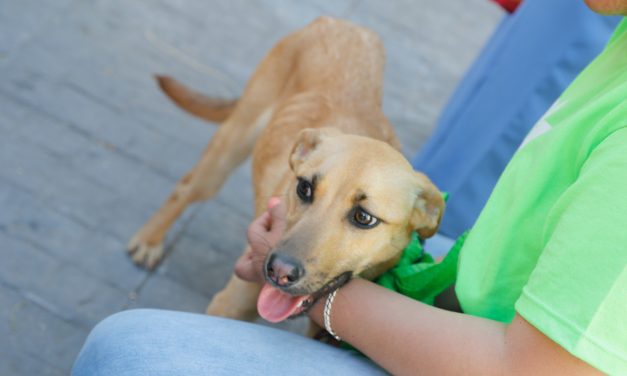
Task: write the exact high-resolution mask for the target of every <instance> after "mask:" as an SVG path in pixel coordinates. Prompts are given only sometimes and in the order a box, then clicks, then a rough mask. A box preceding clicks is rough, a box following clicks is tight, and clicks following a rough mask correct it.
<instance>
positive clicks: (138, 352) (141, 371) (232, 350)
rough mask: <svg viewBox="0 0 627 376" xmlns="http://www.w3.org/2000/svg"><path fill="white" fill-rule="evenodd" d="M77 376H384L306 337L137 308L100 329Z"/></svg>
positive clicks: (365, 362)
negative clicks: (278, 375) (273, 375)
mask: <svg viewBox="0 0 627 376" xmlns="http://www.w3.org/2000/svg"><path fill="white" fill-rule="evenodd" d="M72 374H73V375H75V376H83V375H90V376H100V375H116V376H127V375H136V376H144V375H151V376H158V375H168V376H171V375H189V376H193V375H271V374H285V375H325V376H330V375H383V374H386V373H385V372H384V371H383V370H381V369H380V368H379V367H377V366H376V365H374V364H373V363H372V362H371V361H369V360H368V359H366V358H364V357H362V356H360V355H358V354H356V353H355V352H352V351H348V350H342V349H338V348H335V347H332V346H330V345H326V344H323V343H320V342H317V341H314V340H311V339H309V338H306V337H303V336H300V335H297V334H293V333H289V332H286V331H283V330H279V329H273V328H269V327H265V326H261V325H255V324H250V323H245V322H240V321H234V320H228V319H223V318H216V317H211V316H205V315H199V314H192V313H183V312H173V311H161V310H149V309H138V310H130V311H124V312H120V313H117V314H115V315H112V316H110V317H109V318H107V319H105V320H103V321H102V322H101V323H100V324H98V325H97V326H96V327H95V328H94V329H93V331H92V332H91V334H90V335H89V337H88V338H87V341H86V342H85V344H84V346H83V349H82V350H81V352H80V354H79V356H78V358H77V360H76V362H75V364H74V369H73V370H72Z"/></svg>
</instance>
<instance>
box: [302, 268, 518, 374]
mask: <svg viewBox="0 0 627 376" xmlns="http://www.w3.org/2000/svg"><path fill="white" fill-rule="evenodd" d="M323 306H324V302H323V301H321V302H319V304H316V305H315V306H314V307H313V308H312V310H311V312H310V314H309V315H310V317H311V318H312V319H313V320H314V321H315V322H316V323H317V324H318V325H320V326H322V327H324V323H323V317H322V310H323ZM331 318H332V321H331V324H332V327H333V329H334V331H335V332H336V333H337V334H338V335H339V336H341V337H342V339H343V340H345V341H347V342H349V343H350V344H352V345H353V346H355V347H356V348H358V349H359V350H360V351H362V352H363V353H364V354H366V355H367V356H368V357H370V358H371V359H373V360H374V361H375V362H377V363H378V364H380V365H381V366H383V367H384V368H385V369H387V370H388V371H390V372H392V373H394V374H416V373H417V372H418V373H423V374H438V375H442V374H456V375H458V374H462V373H464V374H481V375H487V374H495V373H499V374H500V373H502V372H501V371H502V364H503V358H504V357H503V349H504V338H505V328H506V327H505V325H503V324H501V323H498V322H496V321H491V320H486V319H482V318H478V317H473V316H469V315H464V314H460V313H455V312H449V311H445V310H442V309H438V308H434V307H431V306H428V305H426V304H422V303H420V302H417V301H415V300H411V299H409V298H407V297H404V296H402V295H399V294H395V293H391V292H390V291H388V290H386V289H384V288H382V287H380V286H378V285H375V284H373V283H371V282H368V281H364V280H361V279H356V280H353V281H351V282H350V283H349V284H347V285H346V286H344V287H343V288H341V289H340V290H339V291H338V293H337V296H336V298H335V301H334V303H333V305H332V312H331Z"/></svg>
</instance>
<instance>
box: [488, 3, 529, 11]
mask: <svg viewBox="0 0 627 376" xmlns="http://www.w3.org/2000/svg"><path fill="white" fill-rule="evenodd" d="M492 1H494V2H495V3H497V4H499V5H500V6H501V7H503V9H505V10H506V11H508V12H509V13H514V11H515V10H516V8H518V6H519V5H520V3H522V0H492Z"/></svg>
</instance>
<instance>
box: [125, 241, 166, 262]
mask: <svg viewBox="0 0 627 376" xmlns="http://www.w3.org/2000/svg"><path fill="white" fill-rule="evenodd" d="M126 248H127V251H128V254H129V256H131V258H132V259H133V262H134V263H135V264H137V265H139V266H143V267H144V268H146V269H149V270H152V269H154V268H155V266H157V265H158V264H159V261H161V258H162V257H163V243H158V244H155V245H150V244H148V242H146V241H145V240H144V239H143V238H142V236H141V235H140V234H136V235H135V236H133V237H132V238H131V240H130V241H129V242H128V245H127V246H126Z"/></svg>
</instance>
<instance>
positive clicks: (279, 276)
mask: <svg viewBox="0 0 627 376" xmlns="http://www.w3.org/2000/svg"><path fill="white" fill-rule="evenodd" d="M303 274H305V271H304V269H303V267H302V265H301V264H300V263H299V262H298V261H296V260H294V259H292V258H291V257H289V256H285V255H281V254H276V253H275V254H272V255H271V256H270V259H268V263H267V264H266V275H267V276H268V278H270V279H271V280H273V281H274V283H276V284H277V285H278V286H282V287H287V286H291V285H293V284H294V283H296V282H297V281H298V280H299V279H300V278H301V277H302V276H303Z"/></svg>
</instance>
